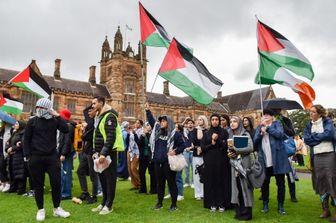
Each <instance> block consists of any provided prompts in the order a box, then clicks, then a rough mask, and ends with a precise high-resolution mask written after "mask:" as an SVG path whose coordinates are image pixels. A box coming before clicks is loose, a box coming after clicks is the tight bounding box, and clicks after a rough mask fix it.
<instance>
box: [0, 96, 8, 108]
mask: <svg viewBox="0 0 336 223" xmlns="http://www.w3.org/2000/svg"><path fill="white" fill-rule="evenodd" d="M6 102H7V101H6V99H5V97H4V96H3V95H2V94H0V107H1V106H3V105H4V104H6Z"/></svg>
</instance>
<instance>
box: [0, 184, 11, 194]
mask: <svg viewBox="0 0 336 223" xmlns="http://www.w3.org/2000/svg"><path fill="white" fill-rule="evenodd" d="M9 189H10V184H8V183H6V184H5V186H4V188H3V189H2V192H7V191H9Z"/></svg>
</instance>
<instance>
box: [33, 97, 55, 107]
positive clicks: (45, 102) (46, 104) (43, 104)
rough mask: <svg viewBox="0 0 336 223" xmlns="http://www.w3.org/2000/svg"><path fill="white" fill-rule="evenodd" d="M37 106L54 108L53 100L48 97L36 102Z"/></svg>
mask: <svg viewBox="0 0 336 223" xmlns="http://www.w3.org/2000/svg"><path fill="white" fill-rule="evenodd" d="M36 107H42V108H45V109H47V110H50V109H52V102H51V101H50V100H49V99H48V98H41V99H39V100H38V101H37V102H36Z"/></svg>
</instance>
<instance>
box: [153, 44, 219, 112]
mask: <svg viewBox="0 0 336 223" xmlns="http://www.w3.org/2000/svg"><path fill="white" fill-rule="evenodd" d="M159 75H160V76H161V77H163V78H164V79H166V80H168V81H169V82H170V83H172V84H173V85H175V86H176V87H177V88H179V89H181V90H182V91H183V92H185V93H186V94H187V95H189V96H191V97H192V98H193V99H194V100H195V101H197V102H198V103H200V104H204V105H208V104H210V103H211V102H212V100H213V99H214V97H215V96H216V95H217V92H218V91H219V89H220V88H221V87H222V85H223V83H222V81H221V80H219V79H218V78H216V77H215V76H214V75H212V74H211V73H210V72H209V71H208V69H207V68H206V67H205V66H204V65H203V64H202V62H201V61H199V60H198V59H197V58H196V57H194V56H193V55H192V54H191V53H190V51H189V50H188V49H186V48H185V47H184V46H183V45H182V44H181V43H179V42H178V41H177V40H176V39H175V38H173V40H172V42H171V44H170V46H169V49H168V52H167V54H166V56H165V58H164V60H163V62H162V65H161V67H160V70H159Z"/></svg>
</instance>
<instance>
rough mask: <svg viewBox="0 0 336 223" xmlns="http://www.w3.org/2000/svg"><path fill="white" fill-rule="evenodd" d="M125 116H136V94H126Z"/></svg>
mask: <svg viewBox="0 0 336 223" xmlns="http://www.w3.org/2000/svg"><path fill="white" fill-rule="evenodd" d="M124 103H125V104H124V105H125V110H124V115H125V117H135V95H128V94H125V100H124Z"/></svg>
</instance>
